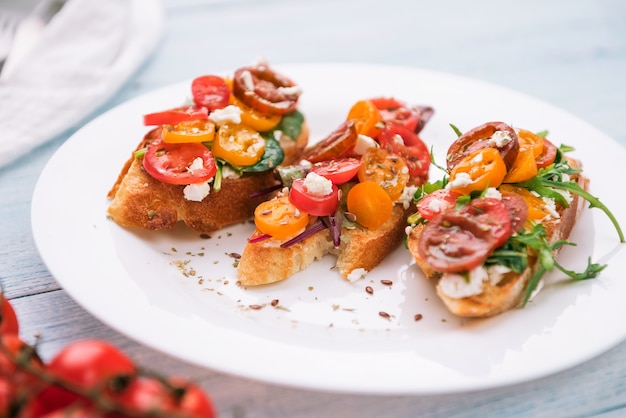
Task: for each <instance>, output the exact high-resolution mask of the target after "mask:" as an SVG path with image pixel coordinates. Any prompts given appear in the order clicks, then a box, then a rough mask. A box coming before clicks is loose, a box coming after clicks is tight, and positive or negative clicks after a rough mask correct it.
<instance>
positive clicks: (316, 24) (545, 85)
mask: <svg viewBox="0 0 626 418" xmlns="http://www.w3.org/2000/svg"><path fill="white" fill-rule="evenodd" d="M164 6H165V9H166V15H167V21H166V32H165V34H164V37H163V39H162V43H161V46H160V47H159V49H158V50H157V51H156V52H155V54H154V55H153V56H152V57H151V59H150V60H149V61H148V62H146V64H145V65H144V66H143V67H142V68H141V69H140V71H138V72H137V74H135V76H134V77H133V78H132V79H131V80H129V81H128V83H127V84H126V85H125V86H124V88H123V89H122V90H121V91H120V92H119V93H118V94H117V95H116V96H115V97H114V98H113V99H111V100H110V101H109V102H108V103H106V104H105V105H104V106H102V108H101V109H100V110H99V111H98V112H96V113H95V114H94V115H93V117H95V116H97V114H99V113H101V112H103V111H105V110H107V109H109V108H112V107H114V106H116V105H117V104H119V103H122V102H124V101H126V100H128V99H130V98H133V97H136V96H137V95H139V94H142V93H145V92H147V91H150V90H152V89H155V88H158V87H160V86H164V85H167V84H171V83H173V82H177V81H181V80H185V79H189V78H192V77H194V76H196V75H199V74H202V73H205V72H209V71H217V70H227V69H231V68H234V67H237V66H240V65H244V64H247V63H249V62H251V61H253V60H255V59H256V58H258V57H261V56H262V57H266V58H268V59H269V60H270V61H271V62H275V63H286V62H338V61H347V62H363V63H383V64H394V65H405V66H414V67H421V68H426V69H431V70H436V71H444V72H449V73H454V74H457V75H461V76H467V77H472V78H477V79H481V80H484V81H487V82H491V83H495V84H499V85H503V86H506V87H508V88H511V89H515V90H519V91H522V92H524V93H527V94H529V95H532V96H535V97H538V98H540V99H542V100H544V101H547V102H549V103H551V104H553V105H555V106H558V107H560V108H563V109H564V110H566V111H568V112H570V113H572V114H574V115H576V116H578V117H580V118H582V119H584V120H586V121H588V122H589V123H590V124H592V125H595V126H596V127H598V128H599V129H601V130H602V131H604V132H605V133H607V134H608V135H610V136H611V137H613V138H615V139H616V140H617V141H619V142H620V143H621V144H622V145H624V146H626V133H625V132H626V131H625V130H624V129H623V126H624V123H625V120H624V119H625V116H626V2H624V1H622V0H600V1H591V0H589V1H585V0H574V1H565V0H554V1H541V0H529V1H524V2H520V1H514V0H503V1H497V0H487V1H480V2H466V1H454V0H443V1H430V2H425V1H409V0H407V1H402V0H385V1H381V0H362V1H359V0H339V1H330V0H317V1H289V0H262V1H253V0H237V1H227V0H222V1H220V0H207V1H201V0H187V1H176V0H166V1H164ZM0 117H2V116H1V115H0ZM33 123H41V122H40V121H34V122H33ZM77 128H78V127H77ZM72 132H73V130H72V131H70V132H68V133H66V134H64V135H62V136H60V137H59V138H57V139H55V140H54V141H52V142H50V143H49V144H46V145H45V146H43V147H40V148H39V149H37V150H35V151H34V152H32V153H31V154H30V155H28V156H27V157H25V158H22V159H20V160H19V161H17V162H15V163H13V164H12V165H10V166H8V167H5V168H1V169H0V196H1V197H0V231H1V232H0V237H1V239H0V281H1V282H2V286H3V287H4V289H5V292H6V293H7V294H8V296H9V297H10V298H12V299H13V303H14V305H15V307H16V309H17V312H18V315H19V317H20V321H21V324H22V330H23V335H25V336H28V335H32V334H34V333H35V332H39V333H41V334H42V335H43V339H42V341H41V350H42V354H43V355H44V357H45V358H49V357H50V356H51V355H53V354H54V353H55V352H56V351H58V350H59V349H60V348H61V347H63V346H64V345H66V344H67V343H68V342H70V341H73V340H76V339H80V338H102V339H107V340H110V341H112V342H114V343H116V344H119V345H120V346H121V347H122V348H123V349H125V350H127V351H128V352H129V354H131V355H132V356H133V358H135V359H136V360H137V361H139V362H140V363H142V364H145V365H150V366H153V367H158V368H159V369H161V370H163V371H165V372H167V373H173V374H182V375H185V376H189V377H193V378H194V379H198V380H199V381H200V382H201V384H202V385H203V387H204V388H205V389H206V390H207V391H208V392H209V393H210V394H211V396H212V397H213V399H214V400H215V402H216V405H217V407H218V409H219V411H220V413H221V416H224V417H244V416H245V417H247V418H251V417H318V416H331V417H353V416H354V417H357V416H358V417H380V416H393V417H416V416H420V417H475V416H483V417H500V416H516V417H537V416H550V417H553V418H556V417H578V416H580V417H582V416H594V415H602V414H604V415H602V416H621V415H625V414H626V361H625V360H626V343H622V344H620V345H618V346H617V347H615V348H614V349H612V350H610V351H608V352H607V353H605V354H602V355H601V356H599V357H597V358H595V359H592V360H591V361H588V362H586V363H584V364H581V365H579V366H577V367H574V368H572V369H570V370H567V371H565V372H562V373H559V374H557V375H554V376H549V377H546V378H543V379H539V380H536V381H532V382H528V383H524V384H519V385H514V386H511V387H505V388H499V389H494V390H487V391H479V392H476V393H469V394H459V395H445V396H443V395H442V396H416V397H412V396H393V397H378V396H375V397H369V396H347V395H338V394H332V393H317V392H310V391H305V390H300V389H293V388H282V387H277V386H273V385H267V384H264V383H261V382H254V381H249V380H246V379H242V378H238V377H234V376H227V375H223V374H220V373H216V372H213V371H211V370H203V369H198V368H196V367H193V366H190V365H187V364H185V363H183V362H180V361H178V360H176V359H172V358H170V357H169V356H166V355H162V354H160V353H157V352H155V351H153V350H150V349H148V348H145V347H143V346H141V345H140V344H137V343H136V342H134V341H133V340H132V339H131V338H128V337H126V336H123V335H120V334H119V333H117V332H115V331H114V330H111V329H109V328H108V327H107V326H105V325H103V324H102V323H100V322H99V321H98V320H96V319H95V318H93V317H92V316H91V315H89V314H88V313H87V312H85V311H84V310H83V309H82V308H81V307H79V306H78V305H77V304H76V303H75V302H74V301H72V300H71V298H69V297H68V296H67V295H66V294H65V292H64V291H63V290H59V287H58V285H57V284H56V283H55V281H54V279H53V278H52V277H51V276H50V274H49V273H48V272H47V270H46V268H45V266H43V264H42V262H41V259H40V258H39V256H38V253H37V250H36V248H35V246H34V242H33V239H32V236H31V229H30V214H29V211H30V201H31V195H32V192H33V189H34V186H35V183H36V180H37V177H38V176H39V173H40V172H41V170H42V168H43V166H44V165H45V163H46V162H47V160H48V159H49V158H50V157H51V156H52V154H53V153H54V151H55V150H56V149H57V148H58V147H59V146H60V145H61V144H62V142H63V141H64V140H65V139H66V138H67V137H69V135H70V134H71V133H72ZM0 135H1V133H0ZM620 210H623V208H620ZM616 320H623V319H621V318H620V319H616ZM601 325H602V324H598V326H601ZM581 338H584V336H581Z"/></svg>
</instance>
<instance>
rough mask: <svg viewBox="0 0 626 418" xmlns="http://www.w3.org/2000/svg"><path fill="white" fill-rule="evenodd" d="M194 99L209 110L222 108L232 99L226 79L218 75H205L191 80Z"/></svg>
mask: <svg viewBox="0 0 626 418" xmlns="http://www.w3.org/2000/svg"><path fill="white" fill-rule="evenodd" d="M191 94H192V96H193V101H194V102H195V103H196V104H197V105H198V106H204V107H206V108H207V109H209V111H211V112H212V111H214V110H215V109H222V108H224V107H226V106H227V105H228V103H229V101H230V88H229V87H228V84H226V81H225V80H224V79H223V78H222V77H219V76H216V75H203V76H201V77H197V78H195V79H194V80H193V81H192V82H191Z"/></svg>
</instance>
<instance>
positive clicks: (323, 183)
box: [304, 172, 333, 196]
mask: <svg viewBox="0 0 626 418" xmlns="http://www.w3.org/2000/svg"><path fill="white" fill-rule="evenodd" d="M304 187H306V189H307V191H308V192H309V193H310V194H312V195H314V196H327V195H329V194H331V193H332V191H333V182H332V181H330V180H328V179H327V178H325V177H322V176H320V175H319V174H316V173H314V172H310V173H309V174H307V175H306V177H305V178H304Z"/></svg>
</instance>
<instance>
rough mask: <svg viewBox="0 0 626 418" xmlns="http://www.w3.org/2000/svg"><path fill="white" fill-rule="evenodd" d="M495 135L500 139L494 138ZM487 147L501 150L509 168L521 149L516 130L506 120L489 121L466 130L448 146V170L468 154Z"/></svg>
mask: <svg viewBox="0 0 626 418" xmlns="http://www.w3.org/2000/svg"><path fill="white" fill-rule="evenodd" d="M494 136H495V137H497V138H498V139H496V140H493V138H494ZM487 147H491V148H495V149H497V150H498V152H500V156H501V157H502V160H503V161H504V164H505V165H506V168H507V170H508V169H509V168H511V166H512V165H513V163H514V162H515V159H516V158H517V152H518V150H519V141H518V139H517V134H516V133H515V130H514V129H513V128H511V127H510V126H509V125H507V124H506V123H504V122H487V123H484V124H482V125H480V126H477V127H476V128H474V129H471V130H469V131H467V132H465V133H464V134H463V135H461V136H460V137H458V138H457V140H456V141H454V142H453V143H452V145H450V148H448V153H447V156H446V160H447V161H446V162H447V166H448V170H452V169H453V168H454V166H455V165H457V164H458V163H459V161H461V160H462V159H463V158H465V156H467V154H470V153H472V152H474V151H476V150H478V149H481V148H487Z"/></svg>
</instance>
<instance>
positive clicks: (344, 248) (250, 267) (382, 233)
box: [237, 205, 414, 286]
mask: <svg viewBox="0 0 626 418" xmlns="http://www.w3.org/2000/svg"><path fill="white" fill-rule="evenodd" d="M411 210H412V209H405V208H404V207H403V206H402V205H395V206H394V210H393V212H392V216H391V217H390V218H389V219H388V220H387V222H385V223H384V224H383V225H382V226H380V227H379V228H377V229H374V230H369V229H367V228H364V227H361V226H357V227H355V228H354V229H346V228H344V229H343V231H342V241H341V244H340V246H339V248H335V247H334V245H333V242H332V238H331V235H330V233H329V231H328V230H327V229H324V230H322V231H320V232H317V233H316V234H314V235H312V236H310V237H308V238H306V239H305V240H303V241H301V242H299V243H297V244H295V245H292V246H291V247H288V248H280V243H281V242H280V241H278V240H276V239H274V238H270V239H267V240H264V241H259V242H255V243H248V244H247V245H246V246H245V248H244V250H243V254H242V255H241V259H240V260H239V265H238V267H237V275H238V277H239V282H240V284H241V285H244V286H257V285H262V284H269V283H274V282H278V281H281V280H284V279H287V278H288V277H290V276H292V275H293V274H295V273H297V272H299V271H302V270H304V269H305V268H307V267H308V266H310V265H311V264H313V262H314V261H315V260H319V259H321V258H322V257H324V256H325V255H327V254H332V255H334V256H336V257H337V263H336V264H335V268H336V269H337V270H338V272H339V274H340V275H341V276H342V277H343V278H344V279H348V278H349V276H350V273H352V272H353V271H354V270H357V269H363V270H365V271H366V272H369V271H371V270H372V269H374V267H376V266H378V265H379V264H380V263H381V262H382V260H383V259H384V258H385V257H386V256H387V254H389V253H390V252H391V251H393V250H394V249H395V248H397V246H398V245H399V244H400V243H401V242H402V240H403V239H404V237H405V232H404V230H405V227H406V218H407V216H408V214H409V213H411ZM413 210H414V208H413ZM254 236H255V235H253V237H254Z"/></svg>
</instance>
